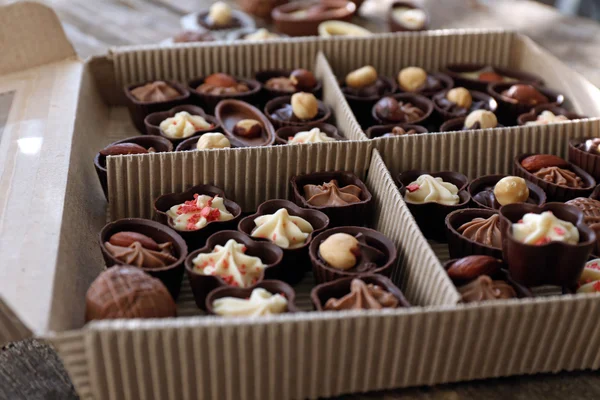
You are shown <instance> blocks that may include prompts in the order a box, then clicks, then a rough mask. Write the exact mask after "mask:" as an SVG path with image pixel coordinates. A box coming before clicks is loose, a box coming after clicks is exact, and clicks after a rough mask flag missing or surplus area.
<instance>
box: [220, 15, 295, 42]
mask: <svg viewBox="0 0 600 400" xmlns="http://www.w3.org/2000/svg"><path fill="white" fill-rule="evenodd" d="M269 15H270V13H269ZM257 32H258V29H256V28H243V29H238V30H235V31H233V32H231V33H229V34H228V35H227V41H234V40H253V41H257V42H262V41H264V40H275V39H282V38H287V37H288V35H284V34H281V33H277V32H271V33H273V34H276V35H277V37H269V38H262V39H248V36H249V35H251V34H253V33H257Z"/></svg>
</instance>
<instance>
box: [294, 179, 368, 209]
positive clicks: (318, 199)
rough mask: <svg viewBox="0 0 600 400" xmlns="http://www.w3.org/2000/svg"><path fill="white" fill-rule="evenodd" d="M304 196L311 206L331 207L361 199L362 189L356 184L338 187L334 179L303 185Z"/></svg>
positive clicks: (356, 201)
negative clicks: (318, 183) (317, 183)
mask: <svg viewBox="0 0 600 400" xmlns="http://www.w3.org/2000/svg"><path fill="white" fill-rule="evenodd" d="M303 189H304V196H305V198H306V201H307V203H308V204H310V205H311V206H316V207H332V206H334V207H335V206H345V205H348V204H353V203H358V202H360V201H362V200H361V199H360V196H361V194H362V189H361V188H359V187H358V186H356V185H346V186H343V187H340V186H339V185H338V181H337V180H335V179H332V180H330V181H329V182H323V184H322V185H312V184H310V185H304V188H303Z"/></svg>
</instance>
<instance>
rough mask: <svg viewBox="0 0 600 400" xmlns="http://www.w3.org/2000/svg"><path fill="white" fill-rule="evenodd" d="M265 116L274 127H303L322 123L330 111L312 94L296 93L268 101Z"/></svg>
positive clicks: (329, 114)
mask: <svg viewBox="0 0 600 400" xmlns="http://www.w3.org/2000/svg"><path fill="white" fill-rule="evenodd" d="M265 114H266V115H268V116H269V118H270V120H271V121H272V122H273V123H274V124H275V125H276V126H286V125H305V124H307V123H309V122H311V123H312V122H315V123H316V122H324V121H325V120H327V119H328V118H329V117H330V116H331V110H330V109H329V107H328V106H326V105H325V104H323V102H321V101H319V100H318V99H317V98H316V97H315V95H314V94H312V93H307V92H298V93H294V94H293V95H292V96H282V97H277V98H275V99H273V100H271V101H269V102H268V103H267V104H266V106H265Z"/></svg>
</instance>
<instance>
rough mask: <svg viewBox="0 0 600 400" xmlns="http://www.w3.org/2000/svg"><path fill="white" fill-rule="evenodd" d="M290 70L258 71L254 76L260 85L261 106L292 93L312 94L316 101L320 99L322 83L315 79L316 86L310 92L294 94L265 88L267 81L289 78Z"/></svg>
mask: <svg viewBox="0 0 600 400" xmlns="http://www.w3.org/2000/svg"><path fill="white" fill-rule="evenodd" d="M291 73H292V70H289V69H267V70H263V71H259V72H257V73H256V75H255V76H254V79H256V80H257V81H258V82H260V84H261V85H262V93H261V97H262V104H266V103H267V102H268V101H270V100H273V99H275V98H277V97H281V96H289V95H291V94H293V93H297V92H306V93H312V94H314V95H315V97H316V98H317V99H320V98H321V96H322V95H323V83H322V82H321V81H320V80H318V79H317V85H316V86H315V87H313V88H312V89H310V90H295V91H294V92H286V91H284V90H275V89H271V88H269V87H267V86H266V83H267V81H269V79H273V78H289V77H290V74H291Z"/></svg>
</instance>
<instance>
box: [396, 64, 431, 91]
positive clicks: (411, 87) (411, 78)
mask: <svg viewBox="0 0 600 400" xmlns="http://www.w3.org/2000/svg"><path fill="white" fill-rule="evenodd" d="M426 81H427V72H425V70H424V69H423V68H419V67H406V68H404V69H402V70H400V73H399V74H398V84H399V85H400V87H401V88H402V89H403V90H405V91H407V92H414V91H416V90H418V89H419V88H420V87H421V86H423V85H424V84H425V82H426Z"/></svg>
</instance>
